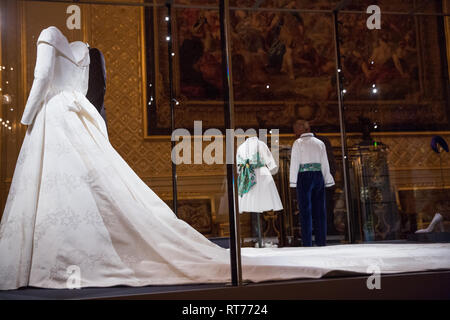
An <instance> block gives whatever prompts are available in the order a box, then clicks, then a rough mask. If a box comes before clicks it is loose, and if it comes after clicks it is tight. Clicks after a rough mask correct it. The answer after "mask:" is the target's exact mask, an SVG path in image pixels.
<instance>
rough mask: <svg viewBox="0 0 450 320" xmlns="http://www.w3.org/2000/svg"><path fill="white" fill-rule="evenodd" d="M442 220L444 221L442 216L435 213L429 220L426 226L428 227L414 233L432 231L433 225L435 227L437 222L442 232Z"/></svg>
mask: <svg viewBox="0 0 450 320" xmlns="http://www.w3.org/2000/svg"><path fill="white" fill-rule="evenodd" d="M442 221H444V218H443V217H442V215H441V214H440V213H436V214H435V215H434V218H433V220H431V223H430V225H429V226H428V228H426V229H420V230H417V231H416V233H430V232H433V230H434V227H436V225H437V224H439V226H440V229H441V232H444V224H443V223H442Z"/></svg>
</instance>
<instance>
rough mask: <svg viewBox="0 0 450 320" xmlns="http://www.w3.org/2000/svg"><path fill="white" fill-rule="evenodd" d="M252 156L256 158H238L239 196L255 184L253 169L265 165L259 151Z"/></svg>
mask: <svg viewBox="0 0 450 320" xmlns="http://www.w3.org/2000/svg"><path fill="white" fill-rule="evenodd" d="M253 158H256V159H246V160H244V159H242V158H239V159H238V174H239V175H238V194H239V196H241V197H243V196H244V194H246V193H247V192H249V191H250V189H251V188H252V187H253V186H254V185H255V184H256V173H255V169H257V168H261V167H264V166H265V164H264V162H263V161H261V159H260V156H259V152H257V153H256V156H254V157H253Z"/></svg>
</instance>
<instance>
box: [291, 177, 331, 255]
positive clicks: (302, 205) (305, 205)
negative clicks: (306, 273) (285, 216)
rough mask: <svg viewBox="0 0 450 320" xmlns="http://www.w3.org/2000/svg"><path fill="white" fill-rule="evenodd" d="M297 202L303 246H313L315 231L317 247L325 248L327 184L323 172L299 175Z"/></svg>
mask: <svg viewBox="0 0 450 320" xmlns="http://www.w3.org/2000/svg"><path fill="white" fill-rule="evenodd" d="M297 201H298V207H299V210H300V224H301V230H302V232H301V234H302V243H303V246H304V247H311V246H312V232H313V230H314V236H315V243H316V245H317V246H325V245H326V242H327V210H326V204H325V183H324V180H323V176H322V172H321V171H307V172H299V173H298V176H297Z"/></svg>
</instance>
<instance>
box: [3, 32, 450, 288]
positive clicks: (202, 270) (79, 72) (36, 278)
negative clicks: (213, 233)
mask: <svg viewBox="0 0 450 320" xmlns="http://www.w3.org/2000/svg"><path fill="white" fill-rule="evenodd" d="M88 75H89V53H88V48H87V46H86V44H84V43H82V42H79V41H76V42H72V43H69V42H68V41H67V39H66V38H65V37H64V35H63V34H62V33H61V32H60V31H59V30H58V29H57V28H55V27H49V28H47V29H45V30H43V31H42V33H41V35H40V37H39V39H38V49H37V61H36V67H35V79H34V82H33V86H32V89H31V92H30V95H29V98H28V101H27V104H26V107H25V110H24V114H23V118H22V123H23V124H27V125H29V127H28V130H27V133H26V136H25V139H24V141H23V145H22V149H21V151H20V154H19V158H18V160H17V165H16V169H15V172H14V176H13V180H12V183H11V187H10V192H9V195H8V199H7V203H6V207H5V210H4V213H3V217H2V221H1V225H0V290H8V289H16V288H19V287H23V286H34V287H43V288H67V284H68V279H69V276H70V272H71V270H74V269H73V267H72V266H76V267H77V269H78V268H79V269H78V270H79V271H80V274H79V275H80V279H81V283H80V285H81V287H107V286H115V285H128V286H145V285H168V284H187V283H226V282H229V281H230V278H231V276H230V259H229V251H228V250H226V249H223V248H221V247H219V246H217V245H215V244H213V243H212V242H210V241H209V240H208V239H206V238H205V237H204V236H203V235H201V234H200V233H198V232H197V231H196V230H195V229H193V228H192V227H190V226H189V225H188V224H187V223H185V222H184V221H182V220H179V219H177V217H176V216H175V214H174V213H173V212H172V211H171V209H170V208H169V207H168V206H167V205H166V204H165V203H164V202H163V201H162V200H161V199H160V198H158V196H157V195H156V194H155V193H154V192H153V191H152V190H151V189H150V188H149V187H148V186H147V185H146V184H145V183H144V182H143V181H142V180H141V179H139V177H138V176H137V175H136V174H135V173H134V172H133V170H132V169H131V168H130V167H129V166H128V165H127V163H126V162H125V161H124V160H123V159H122V158H121V157H120V155H119V154H118V153H117V152H116V151H115V150H114V149H113V147H112V146H111V144H110V143H109V141H108V136H107V132H106V127H105V123H104V120H103V119H102V117H101V116H100V114H99V113H98V111H97V110H96V109H95V107H94V106H93V105H92V104H91V103H90V102H89V101H88V100H87V99H86V97H85V94H86V92H87V86H88ZM381 246H382V245H381ZM396 248H397V249H396V250H394V249H393V248H392V247H389V248H387V249H384V248H380V246H371V247H369V248H368V247H364V246H340V247H339V248H330V249H328V248H327V247H323V248H320V249H318V251H312V250H310V249H311V248H305V249H306V250H302V249H303V248H285V249H277V250H272V249H243V250H242V274H243V280H245V281H254V282H259V281H265V280H285V279H293V278H320V277H322V276H323V275H325V274H326V273H328V272H330V271H331V270H345V271H352V272H362V273H365V272H366V264H367V263H375V262H376V263H380V259H381V258H380V256H379V254H382V255H384V256H385V258H384V259H383V260H381V263H382V264H383V272H386V273H390V272H400V271H417V270H422V269H423V268H431V269H436V268H443V267H449V268H450V258H444V259H443V258H442V257H450V254H448V252H449V247H448V246H445V245H442V244H439V245H437V246H432V245H430V246H429V247H428V251H426V252H425V254H426V257H427V258H426V259H419V258H420V257H421V256H422V255H423V253H421V251H420V250H417V248H416V247H410V246H407V245H405V246H397V247H396ZM255 250H256V251H255ZM380 250H385V251H383V252H382V251H380ZM380 252H381V253H380ZM361 258H362V259H363V261H364V263H363V264H361V263H360V261H361ZM422 261H424V262H422ZM399 262H400V263H403V267H402V268H399ZM424 264H425V265H424Z"/></svg>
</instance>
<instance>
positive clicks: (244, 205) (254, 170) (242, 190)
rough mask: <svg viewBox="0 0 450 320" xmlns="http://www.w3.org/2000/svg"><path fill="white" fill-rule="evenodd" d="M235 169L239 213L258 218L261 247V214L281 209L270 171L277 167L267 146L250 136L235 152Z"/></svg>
mask: <svg viewBox="0 0 450 320" xmlns="http://www.w3.org/2000/svg"><path fill="white" fill-rule="evenodd" d="M236 158H237V166H238V174H239V176H238V189H239V212H240V213H243V212H250V213H255V214H256V215H257V233H258V244H259V247H260V248H261V247H262V246H263V245H262V239H261V238H262V236H261V223H260V215H261V213H263V212H266V211H279V210H283V205H282V203H281V199H280V196H279V194H278V190H277V187H276V185H275V182H274V181H273V178H272V172H274V170H275V169H276V168H277V165H276V163H275V160H274V158H273V156H272V153H271V152H270V150H269V148H268V147H267V145H266V144H265V143H264V142H262V141H261V140H259V139H258V137H256V136H251V137H249V138H248V139H247V140H246V141H245V142H244V143H243V144H241V145H240V146H239V148H238V149H237V152H236Z"/></svg>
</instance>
